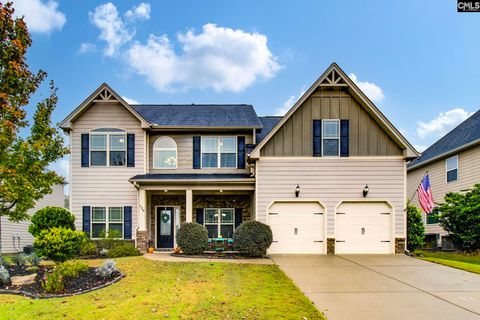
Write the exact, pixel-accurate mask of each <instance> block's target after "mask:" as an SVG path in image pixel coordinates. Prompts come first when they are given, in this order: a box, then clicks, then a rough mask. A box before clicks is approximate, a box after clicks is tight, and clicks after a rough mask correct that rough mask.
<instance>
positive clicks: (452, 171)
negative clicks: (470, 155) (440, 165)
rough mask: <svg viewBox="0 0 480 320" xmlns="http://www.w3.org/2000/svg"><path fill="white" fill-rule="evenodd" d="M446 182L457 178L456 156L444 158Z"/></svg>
mask: <svg viewBox="0 0 480 320" xmlns="http://www.w3.org/2000/svg"><path fill="white" fill-rule="evenodd" d="M445 165H446V170H447V182H453V181H457V180H458V156H453V157H450V158H448V159H447V160H446V164H445Z"/></svg>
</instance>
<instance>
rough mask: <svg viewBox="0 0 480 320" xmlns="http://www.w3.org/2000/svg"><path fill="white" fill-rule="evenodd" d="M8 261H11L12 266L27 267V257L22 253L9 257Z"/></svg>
mask: <svg viewBox="0 0 480 320" xmlns="http://www.w3.org/2000/svg"><path fill="white" fill-rule="evenodd" d="M10 259H11V260H12V262H13V264H15V265H16V266H19V267H24V266H26V265H27V255H26V254H24V253H19V254H16V255H14V256H11V257H10Z"/></svg>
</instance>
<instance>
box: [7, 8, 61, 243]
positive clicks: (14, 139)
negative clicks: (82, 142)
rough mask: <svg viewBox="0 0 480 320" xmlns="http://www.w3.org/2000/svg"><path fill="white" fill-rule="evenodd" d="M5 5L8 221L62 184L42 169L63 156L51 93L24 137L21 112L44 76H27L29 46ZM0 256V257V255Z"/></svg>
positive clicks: (19, 217) (23, 28)
mask: <svg viewBox="0 0 480 320" xmlns="http://www.w3.org/2000/svg"><path fill="white" fill-rule="evenodd" d="M13 15H14V8H13V5H12V3H11V2H7V3H6V4H2V3H0V41H1V42H0V216H6V217H8V218H9V219H10V220H12V221H21V220H26V219H28V215H27V210H28V209H30V208H33V207H34V205H35V202H36V201H37V200H39V199H41V198H42V197H43V196H45V195H46V194H48V193H51V192H52V186H53V185H54V184H56V183H60V182H62V178H61V177H59V176H58V175H57V174H56V173H55V172H51V171H48V170H47V166H48V165H49V164H50V163H52V162H54V161H56V160H58V159H60V158H61V157H63V156H64V155H66V154H67V153H68V149H67V148H66V147H64V144H63V138H62V136H61V134H60V132H59V131H58V130H57V129H56V128H55V127H54V126H52V120H51V116H52V112H53V110H54V109H55V107H56V104H57V100H58V98H57V94H56V88H55V85H54V83H53V81H52V82H51V83H50V96H49V97H47V98H46V99H44V100H43V101H41V102H40V103H38V104H37V106H36V110H35V114H34V116H33V123H32V125H31V127H30V134H29V135H28V136H25V137H21V136H20V134H19V131H20V130H22V129H23V130H27V128H28V127H29V125H30V124H29V123H28V121H27V119H26V115H27V112H26V107H27V106H28V105H29V101H30V98H31V96H32V95H33V94H34V93H35V91H36V90H37V89H38V87H39V86H40V84H41V83H42V81H43V80H44V79H45V77H46V76H47V73H46V72H45V71H42V70H40V71H39V72H38V73H33V72H31V71H30V70H29V68H28V65H27V61H26V54H27V49H28V48H29V47H30V46H31V44H32V40H31V37H30V34H29V32H28V29H27V26H26V24H25V21H24V20H23V18H14V16H13ZM0 252H1V251H0Z"/></svg>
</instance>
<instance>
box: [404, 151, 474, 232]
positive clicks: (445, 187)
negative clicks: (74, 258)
mask: <svg viewBox="0 0 480 320" xmlns="http://www.w3.org/2000/svg"><path fill="white" fill-rule="evenodd" d="M454 155H455V154H454ZM454 155H452V156H454ZM456 155H458V180H456V181H453V182H448V183H447V172H446V159H447V158H449V157H450V156H449V157H447V158H443V159H440V160H437V161H435V162H432V163H430V164H427V165H426V166H423V167H420V168H418V169H414V170H410V171H408V175H407V181H408V182H407V185H408V189H407V195H408V199H410V198H411V197H412V195H413V194H414V193H415V190H416V189H417V187H418V185H419V184H420V181H421V180H422V178H423V176H424V175H425V173H426V172H427V171H428V176H429V178H430V185H431V187H432V192H433V200H434V202H436V203H441V202H443V199H444V197H445V194H446V193H448V192H459V191H461V190H465V189H469V188H471V187H472V186H473V185H474V184H476V183H480V146H475V147H473V148H470V149H468V150H465V151H462V152H459V153H457V154H456ZM412 203H413V204H414V205H415V206H417V207H418V208H421V207H420V204H419V203H418V197H417V195H415V197H413V199H412ZM422 215H423V220H424V222H425V226H426V230H425V232H426V233H440V234H442V235H443V234H446V231H445V230H443V228H442V227H440V225H438V224H426V215H425V213H424V212H423V210H422Z"/></svg>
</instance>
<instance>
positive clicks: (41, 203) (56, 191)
mask: <svg viewBox="0 0 480 320" xmlns="http://www.w3.org/2000/svg"><path fill="white" fill-rule="evenodd" d="M63 188H64V185H63V184H56V185H54V186H52V193H50V194H47V195H46V196H45V197H43V198H42V199H40V200H38V201H37V203H36V204H35V207H34V208H32V209H30V210H28V214H29V215H30V216H31V215H33V214H34V213H35V212H36V211H37V210H40V209H42V208H45V207H47V206H55V207H62V208H63V207H64V195H63V191H64V190H63ZM29 225H30V221H21V222H12V221H10V220H8V219H7V218H6V217H0V228H1V229H0V230H1V232H0V233H1V239H0V240H1V242H2V243H1V246H0V253H2V254H4V253H17V252H21V251H23V247H24V246H26V245H31V244H33V240H34V239H33V236H32V235H31V234H30V233H29V232H28V226H29Z"/></svg>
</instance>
